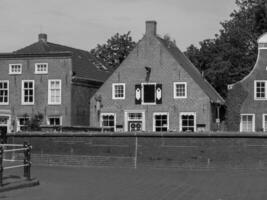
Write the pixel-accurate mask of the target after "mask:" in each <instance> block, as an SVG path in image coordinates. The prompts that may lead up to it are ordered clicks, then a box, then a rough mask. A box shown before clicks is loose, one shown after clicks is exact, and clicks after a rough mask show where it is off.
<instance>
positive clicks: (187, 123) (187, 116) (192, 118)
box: [180, 113, 196, 132]
mask: <svg viewBox="0 0 267 200" xmlns="http://www.w3.org/2000/svg"><path fill="white" fill-rule="evenodd" d="M180 131H183V132H188V131H191V132H195V131H196V114H195V113H180Z"/></svg>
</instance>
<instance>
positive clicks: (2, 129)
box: [0, 115, 10, 143]
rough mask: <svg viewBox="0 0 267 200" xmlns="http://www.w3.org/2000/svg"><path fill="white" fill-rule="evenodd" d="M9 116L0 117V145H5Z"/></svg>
mask: <svg viewBox="0 0 267 200" xmlns="http://www.w3.org/2000/svg"><path fill="white" fill-rule="evenodd" d="M9 125H10V116H6V115H0V139H1V143H6V134H7V132H8V131H9Z"/></svg>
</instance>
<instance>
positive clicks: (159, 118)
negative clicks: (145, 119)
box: [153, 113, 169, 132]
mask: <svg viewBox="0 0 267 200" xmlns="http://www.w3.org/2000/svg"><path fill="white" fill-rule="evenodd" d="M153 115H154V116H153V131H156V132H158V131H160V132H162V131H168V129H169V113H154V114H153Z"/></svg>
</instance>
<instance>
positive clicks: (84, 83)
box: [0, 34, 108, 132]
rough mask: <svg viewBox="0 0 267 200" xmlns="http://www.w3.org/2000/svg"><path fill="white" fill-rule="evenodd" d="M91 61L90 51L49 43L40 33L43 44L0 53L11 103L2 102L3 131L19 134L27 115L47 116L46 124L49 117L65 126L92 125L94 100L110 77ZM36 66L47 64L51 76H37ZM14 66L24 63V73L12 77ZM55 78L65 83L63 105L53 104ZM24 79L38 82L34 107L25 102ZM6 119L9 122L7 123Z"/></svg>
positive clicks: (2, 76) (0, 69)
mask: <svg viewBox="0 0 267 200" xmlns="http://www.w3.org/2000/svg"><path fill="white" fill-rule="evenodd" d="M89 58H90V59H91V60H93V58H92V57H91V56H90V55H89V53H88V52H86V51H83V50H78V49H73V48H70V47H65V46H61V45H57V44H53V43H49V42H47V35H46V34H40V35H39V41H38V42H37V43H34V44H32V45H30V46H28V47H25V48H23V49H21V50H18V51H16V52H14V53H3V54H0V81H8V82H9V86H8V98H9V101H8V103H7V104H6V105H3V103H2V104H1V102H0V118H1V119H0V121H1V120H2V121H1V122H0V127H1V129H5V128H7V131H8V132H11V131H17V130H19V129H18V125H19V118H20V117H24V116H25V114H27V115H28V116H29V117H31V116H33V115H35V114H37V113H41V114H42V115H43V117H44V119H43V122H42V125H48V124H49V123H48V117H50V116H56V117H60V118H61V125H62V126H74V125H79V126H81V125H84V126H89V117H90V109H89V108H90V105H89V103H90V101H89V100H90V97H91V96H92V95H93V93H94V92H95V91H96V89H97V88H99V87H100V85H101V84H102V83H103V81H104V80H105V79H106V77H107V75H108V72H106V71H102V70H100V69H98V68H97V67H96V66H95V65H94V64H92V62H91V61H90V60H89ZM95 62H96V61H95ZM36 63H46V64H47V65H48V73H44V74H36V73H35V64H36ZM10 64H20V65H21V67H22V73H21V74H10V72H9V65H10ZM55 79H56V80H60V82H61V103H59V104H57V105H50V104H49V100H48V92H49V80H55ZM23 80H33V81H34V103H33V104H32V105H23V103H22V81H23ZM0 90H1V88H0ZM1 92H2V91H1ZM1 92H0V93H1ZM0 96H1V94H0ZM0 101H1V97H0ZM6 117H7V118H6ZM4 119H8V120H7V122H6V121H5V120H4Z"/></svg>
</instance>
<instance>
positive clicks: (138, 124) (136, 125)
mask: <svg viewBox="0 0 267 200" xmlns="http://www.w3.org/2000/svg"><path fill="white" fill-rule="evenodd" d="M128 127H129V131H130V132H132V131H142V121H129V123H128Z"/></svg>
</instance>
